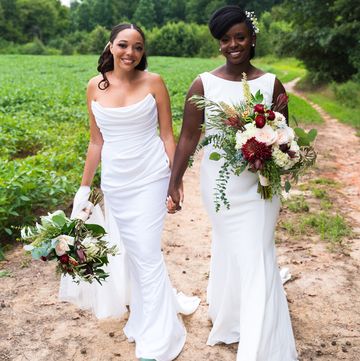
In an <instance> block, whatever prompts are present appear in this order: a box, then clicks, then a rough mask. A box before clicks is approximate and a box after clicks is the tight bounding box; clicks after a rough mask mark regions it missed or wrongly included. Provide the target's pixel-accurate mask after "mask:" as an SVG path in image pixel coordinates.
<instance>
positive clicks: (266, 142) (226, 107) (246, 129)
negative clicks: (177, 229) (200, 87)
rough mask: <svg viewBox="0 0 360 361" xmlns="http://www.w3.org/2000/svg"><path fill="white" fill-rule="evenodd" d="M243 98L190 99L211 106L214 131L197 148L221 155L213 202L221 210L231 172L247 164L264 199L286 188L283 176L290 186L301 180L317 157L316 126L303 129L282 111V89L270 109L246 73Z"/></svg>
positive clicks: (214, 156)
mask: <svg viewBox="0 0 360 361" xmlns="http://www.w3.org/2000/svg"><path fill="white" fill-rule="evenodd" d="M242 82H243V90H244V97H245V100H244V102H242V103H240V104H236V105H233V104H226V103H224V102H219V103H218V102H214V101H212V100H210V99H207V98H206V97H203V96H198V95H194V96H192V97H191V98H190V101H192V102H193V103H195V104H196V105H197V107H198V108H199V109H205V108H206V110H207V115H208V124H207V126H208V127H210V128H213V129H214V130H215V132H213V133H212V134H209V135H207V136H205V137H204V138H203V140H202V141H201V142H200V144H199V146H198V150H199V149H201V148H203V147H204V146H206V145H209V144H212V145H213V147H214V149H219V152H217V151H214V152H212V153H211V154H210V159H212V160H214V161H218V160H220V159H223V160H224V161H223V164H222V165H221V167H220V171H219V178H218V179H217V187H216V190H215V191H216V193H215V207H216V210H217V211H218V210H219V209H220V206H221V203H223V204H224V205H225V206H226V207H227V208H229V207H230V203H229V201H228V200H227V198H226V185H227V182H228V180H229V177H230V172H232V173H234V174H235V175H239V174H240V173H241V172H243V171H244V170H245V169H247V170H248V171H251V172H254V173H256V174H257V175H258V178H259V183H258V192H259V193H260V194H261V197H262V198H264V199H271V198H272V197H273V196H274V195H279V194H280V193H281V191H282V189H283V187H282V179H281V176H282V175H284V174H285V175H286V177H285V178H286V180H285V182H284V188H285V190H286V191H289V189H290V187H291V184H290V181H291V180H293V181H297V180H298V178H299V175H300V174H301V173H303V172H304V171H305V170H306V169H307V168H308V167H310V166H312V165H313V164H314V163H315V160H316V153H315V151H314V148H313V147H312V146H311V143H312V142H313V141H314V140H315V138H316V135H317V131H316V130H315V129H311V130H310V131H309V132H308V133H307V132H306V131H305V130H303V129H301V128H295V129H292V128H291V127H289V126H288V125H287V122H286V119H285V117H284V115H283V114H281V113H280V112H279V111H280V110H282V109H283V108H284V107H285V106H286V104H287V101H288V97H287V96H286V95H285V94H281V95H280V96H279V98H278V99H277V102H276V104H274V105H273V107H272V109H270V108H268V107H267V106H266V105H264V104H263V102H264V97H263V95H262V94H261V92H260V91H258V92H257V93H256V94H255V95H253V94H251V92H250V87H249V84H248V83H247V81H246V75H245V74H243V80H242Z"/></svg>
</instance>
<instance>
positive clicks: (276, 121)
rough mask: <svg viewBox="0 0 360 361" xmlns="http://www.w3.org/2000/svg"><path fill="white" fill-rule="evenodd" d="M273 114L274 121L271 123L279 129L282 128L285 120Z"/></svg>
mask: <svg viewBox="0 0 360 361" xmlns="http://www.w3.org/2000/svg"><path fill="white" fill-rule="evenodd" d="M274 113H275V119H274V121H273V123H274V124H275V125H276V127H278V128H281V127H282V126H284V125H286V118H285V117H284V116H283V115H282V114H281V113H279V112H274Z"/></svg>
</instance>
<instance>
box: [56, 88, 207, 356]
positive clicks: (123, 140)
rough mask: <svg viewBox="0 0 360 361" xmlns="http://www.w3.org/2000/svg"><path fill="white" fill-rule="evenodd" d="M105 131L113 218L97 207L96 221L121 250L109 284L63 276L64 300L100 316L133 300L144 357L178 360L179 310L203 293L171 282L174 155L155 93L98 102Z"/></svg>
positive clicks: (132, 333)
mask: <svg viewBox="0 0 360 361" xmlns="http://www.w3.org/2000/svg"><path fill="white" fill-rule="evenodd" d="M92 111H93V113H94V116H95V119H96V123H97V125H98V127H99V128H100V131H101V133H102V136H103V139H104V144H103V148H102V154H101V165H102V167H101V189H102V191H103V193H104V201H105V213H106V214H105V216H106V217H105V220H104V219H102V212H101V210H100V209H99V207H98V208H97V210H96V212H95V214H94V215H93V218H92V219H90V221H95V222H97V223H100V224H101V223H103V224H104V225H105V228H106V229H107V231H108V240H109V242H110V243H111V244H117V245H118V247H119V248H120V250H121V254H120V255H119V256H116V257H112V259H111V262H110V264H109V266H108V272H109V273H110V277H109V278H108V279H107V282H105V283H104V284H103V286H100V285H97V284H92V285H88V284H81V285H80V286H78V285H76V284H75V283H73V282H72V281H71V279H69V278H68V277H63V278H62V281H61V287H60V298H61V299H62V300H66V301H71V302H73V303H76V304H77V305H78V306H80V307H82V308H87V309H91V310H92V311H93V312H94V313H95V314H96V315H97V317H99V318H104V317H120V316H122V315H123V314H124V313H125V312H126V305H127V304H129V305H130V316H129V320H128V322H127V324H126V326H125V329H124V332H125V334H126V336H127V337H128V339H129V341H135V342H136V357H138V358H140V357H144V358H150V359H155V360H157V361H170V360H173V359H174V358H176V356H177V355H178V354H179V353H180V352H181V350H182V348H183V346H184V343H185V338H186V330H185V328H184V325H183V323H182V321H181V319H180V318H179V317H178V315H177V313H183V314H190V313H192V312H194V311H195V309H196V308H197V307H198V305H199V302H200V300H199V299H198V298H197V297H186V296H185V295H183V294H181V293H180V294H177V293H176V292H175V291H174V290H173V288H172V286H171V283H170V280H169V277H168V273H167V270H166V266H165V263H164V258H163V254H162V252H161V234H162V229H163V223H164V218H165V215H166V206H165V200H166V192H167V187H168V182H169V176H170V169H169V160H168V157H167V155H166V153H165V149H164V144H163V142H162V141H161V139H160V137H159V136H158V134H157V127H158V115H157V107H156V101H155V99H154V97H153V96H152V95H151V94H148V95H147V96H146V97H145V98H144V99H143V100H141V101H140V102H137V103H135V104H133V105H129V106H125V107H119V108H108V107H103V106H101V105H100V104H99V103H98V102H95V101H93V102H92Z"/></svg>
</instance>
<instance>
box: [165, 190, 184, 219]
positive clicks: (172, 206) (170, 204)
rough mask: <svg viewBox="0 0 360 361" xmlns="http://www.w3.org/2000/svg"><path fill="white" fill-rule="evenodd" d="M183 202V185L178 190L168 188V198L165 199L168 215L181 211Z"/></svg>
mask: <svg viewBox="0 0 360 361" xmlns="http://www.w3.org/2000/svg"><path fill="white" fill-rule="evenodd" d="M183 201H184V190H183V184H182V183H181V185H180V187H179V188H172V187H169V190H168V196H167V197H166V208H167V211H168V213H170V214H174V213H176V212H178V211H180V210H181V206H182V203H183Z"/></svg>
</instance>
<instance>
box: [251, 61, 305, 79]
mask: <svg viewBox="0 0 360 361" xmlns="http://www.w3.org/2000/svg"><path fill="white" fill-rule="evenodd" d="M253 63H254V65H255V66H257V67H259V68H261V69H262V70H264V71H267V72H270V73H274V74H276V76H277V77H278V78H279V79H280V81H281V82H282V83H287V82H289V81H291V80H294V79H296V78H302V77H304V76H305V75H306V69H305V67H304V65H303V64H302V62H301V61H300V60H297V59H295V58H281V59H278V58H274V57H272V56H266V57H263V58H255V59H254V61H253Z"/></svg>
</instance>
